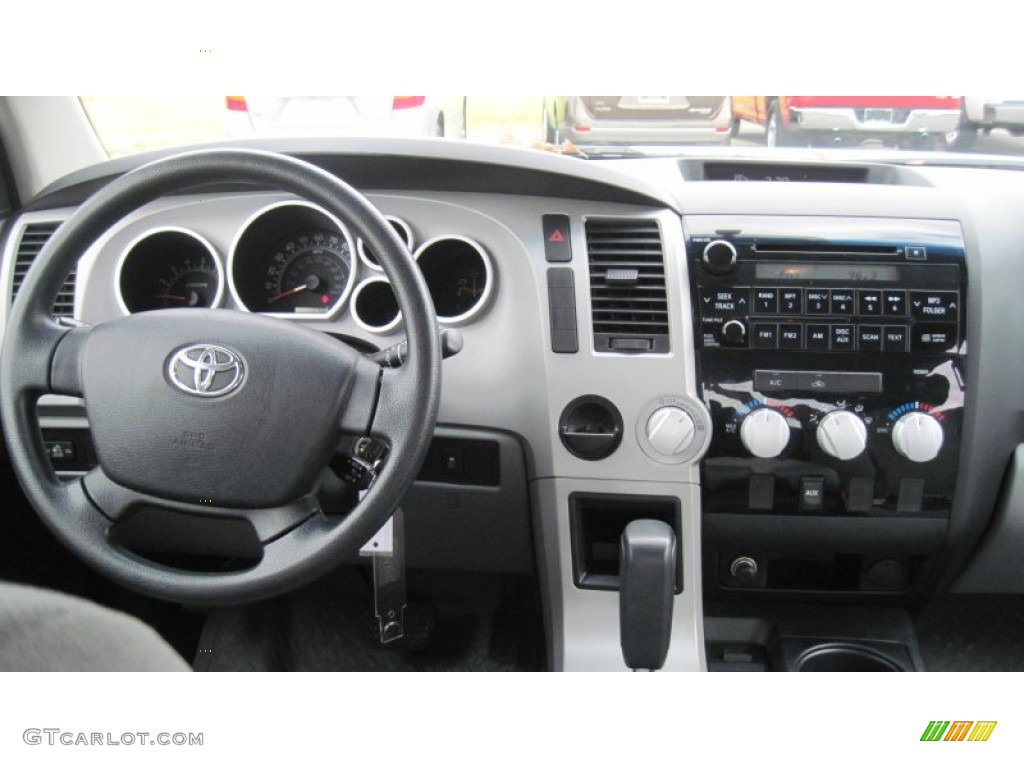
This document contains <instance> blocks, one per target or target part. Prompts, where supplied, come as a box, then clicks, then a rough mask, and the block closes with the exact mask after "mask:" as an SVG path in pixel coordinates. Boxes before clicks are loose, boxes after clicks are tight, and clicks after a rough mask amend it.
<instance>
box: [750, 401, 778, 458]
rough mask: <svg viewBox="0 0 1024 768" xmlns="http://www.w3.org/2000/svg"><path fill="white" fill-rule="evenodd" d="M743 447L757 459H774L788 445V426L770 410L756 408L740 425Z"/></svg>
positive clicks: (776, 413)
mask: <svg viewBox="0 0 1024 768" xmlns="http://www.w3.org/2000/svg"><path fill="white" fill-rule="evenodd" d="M740 440H741V441H742V442H743V447H744V448H746V449H747V450H748V451H750V452H751V453H752V454H754V455H755V456H757V457H758V458H759V459H774V458H775V457H776V456H778V455H780V454H781V453H782V452H783V451H784V450H786V446H787V445H789V424H787V423H786V418H785V417H784V416H783V415H782V414H781V413H779V412H778V411H775V410H772V409H771V408H758V409H757V410H756V411H754V412H753V413H750V414H748V415H747V417H746V418H744V419H743V423H742V424H740Z"/></svg>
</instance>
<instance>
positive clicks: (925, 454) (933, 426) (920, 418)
mask: <svg viewBox="0 0 1024 768" xmlns="http://www.w3.org/2000/svg"><path fill="white" fill-rule="evenodd" d="M943 439H944V435H943V432H942V425H941V424H939V422H938V419H936V418H935V417H934V416H931V415H930V414H927V413H922V412H921V411H912V412H911V413H907V414H904V415H903V416H900V418H899V420H898V421H897V422H896V423H895V424H894V425H893V428H892V445H893V448H895V449H896V452H897V453H898V454H899V455H900V456H903V457H904V458H906V459H910V460H911V461H916V462H918V463H924V462H926V461H931V460H932V459H934V458H935V457H936V456H938V455H939V451H941V450H942V441H943Z"/></svg>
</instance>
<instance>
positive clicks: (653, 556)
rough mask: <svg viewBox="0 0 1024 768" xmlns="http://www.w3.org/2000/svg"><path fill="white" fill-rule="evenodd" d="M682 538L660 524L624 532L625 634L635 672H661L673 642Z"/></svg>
mask: <svg viewBox="0 0 1024 768" xmlns="http://www.w3.org/2000/svg"><path fill="white" fill-rule="evenodd" d="M676 557H677V555H676V535H675V533H674V532H673V530H672V528H671V527H670V526H669V525H667V524H665V523H663V522H661V521H660V520H634V521H633V522H631V523H630V524H629V525H627V526H626V530H624V531H623V532H622V543H621V550H620V560H619V635H620V638H621V642H622V658H623V660H624V661H625V662H626V666H627V667H629V668H630V669H650V670H654V669H661V667H662V665H664V663H665V657H666V656H668V647H669V643H670V642H671V640H672V600H673V597H674V595H675V580H676Z"/></svg>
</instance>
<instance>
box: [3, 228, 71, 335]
mask: <svg viewBox="0 0 1024 768" xmlns="http://www.w3.org/2000/svg"><path fill="white" fill-rule="evenodd" d="M60 225H61V222H59V221H46V222H40V223H36V224H29V225H28V226H26V227H25V230H24V231H23V232H22V234H21V242H19V243H18V252H17V255H16V257H15V259H14V275H13V276H12V279H11V301H14V297H15V296H17V295H18V289H19V288H21V284H22V283H23V282H25V275H26V274H28V270H29V267H31V266H32V262H34V261H35V260H36V256H38V255H39V252H40V251H41V250H43V246H44V245H46V241H47V240H49V239H50V235H52V234H53V233H54V232H56V231H57V227H59V226H60ZM75 272H76V269H72V270H71V274H70V275H68V277H67V279H66V280H65V281H64V284H63V285H62V286H61V287H60V293H58V294H57V300H56V301H55V302H54V304H53V314H54V315H55V316H57V317H71V316H72V315H74V312H75Z"/></svg>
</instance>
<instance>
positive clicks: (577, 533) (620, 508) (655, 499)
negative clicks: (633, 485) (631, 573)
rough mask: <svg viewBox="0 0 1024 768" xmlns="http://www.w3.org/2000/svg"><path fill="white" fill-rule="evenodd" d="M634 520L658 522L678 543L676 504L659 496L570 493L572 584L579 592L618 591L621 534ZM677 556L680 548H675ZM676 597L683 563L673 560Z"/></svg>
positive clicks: (679, 517) (679, 513)
mask: <svg viewBox="0 0 1024 768" xmlns="http://www.w3.org/2000/svg"><path fill="white" fill-rule="evenodd" d="M634 520H659V521H661V522H663V523H665V524H667V525H668V526H670V527H671V528H672V530H673V532H674V533H675V535H676V541H677V542H681V541H682V511H681V510H680V507H679V500H678V499H675V498H667V497H661V496H628V495H616V494H589V493H574V494H572V495H571V496H570V497H569V525H570V529H571V536H572V564H573V581H574V582H575V584H576V586H577V587H580V588H581V589H607V590H617V589H618V588H619V548H620V540H621V539H622V532H623V531H624V530H625V529H626V526H627V525H629V524H630V523H631V522H633V521H634ZM677 551H679V552H682V551H683V547H682V546H681V545H680V546H678V550H677ZM676 567H677V572H676V588H675V592H676V594H680V593H681V592H682V591H683V559H682V557H678V558H677V563H676Z"/></svg>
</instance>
